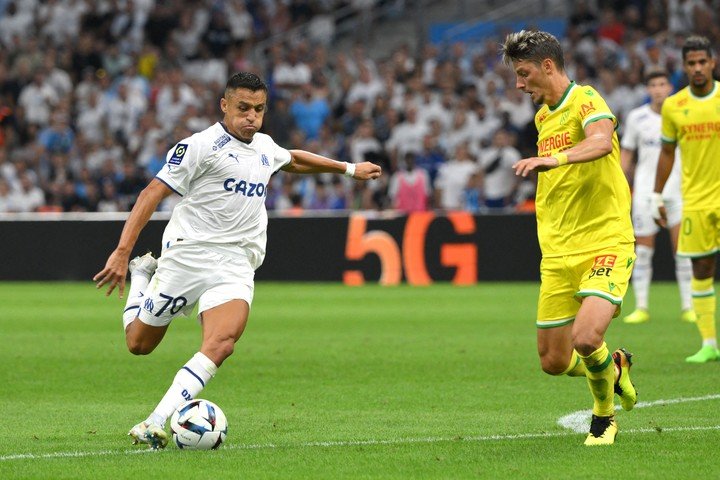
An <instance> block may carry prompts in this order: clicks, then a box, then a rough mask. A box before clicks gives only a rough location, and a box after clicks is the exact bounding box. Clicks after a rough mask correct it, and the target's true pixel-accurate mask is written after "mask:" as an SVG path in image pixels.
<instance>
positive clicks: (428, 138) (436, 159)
mask: <svg viewBox="0 0 720 480" xmlns="http://www.w3.org/2000/svg"><path fill="white" fill-rule="evenodd" d="M439 140H440V139H439V137H438V136H437V135H435V134H432V133H426V134H425V135H424V136H423V139H422V147H421V148H420V151H418V152H416V153H415V164H416V165H417V166H418V167H420V168H422V169H424V170H425V171H426V172H428V175H429V176H430V182H431V183H432V182H434V181H435V176H436V175H437V173H438V170H439V169H440V167H441V166H442V165H443V164H444V163H445V160H446V157H445V152H444V151H443V150H442V148H440V143H439ZM407 153H413V152H412V151H411V150H407V151H406V154H407Z"/></svg>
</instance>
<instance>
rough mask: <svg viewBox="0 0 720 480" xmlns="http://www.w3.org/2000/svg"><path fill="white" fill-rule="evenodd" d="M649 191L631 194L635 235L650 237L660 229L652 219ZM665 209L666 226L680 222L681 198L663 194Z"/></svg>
mask: <svg viewBox="0 0 720 480" xmlns="http://www.w3.org/2000/svg"><path fill="white" fill-rule="evenodd" d="M650 197H651V194H650V193H641V194H635V195H633V204H632V223H633V229H634V230H635V236H636V237H650V236H652V235H655V234H656V233H658V232H659V231H660V227H658V225H657V223H655V220H654V219H653V216H652V214H653V212H652V204H651V200H650ZM663 202H665V211H666V212H667V220H668V223H667V224H668V226H669V227H672V226H675V225H677V224H678V223H680V220H681V219H682V199H681V198H680V197H679V196H667V195H666V196H663Z"/></svg>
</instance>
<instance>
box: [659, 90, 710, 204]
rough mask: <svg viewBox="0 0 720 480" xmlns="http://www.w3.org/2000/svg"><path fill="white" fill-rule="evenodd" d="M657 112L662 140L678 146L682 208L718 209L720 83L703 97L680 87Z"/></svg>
mask: <svg viewBox="0 0 720 480" xmlns="http://www.w3.org/2000/svg"><path fill="white" fill-rule="evenodd" d="M661 113H662V141H663V142H666V143H675V144H677V145H678V146H679V147H680V156H681V157H682V165H681V166H682V193H683V209H684V210H704V209H713V208H718V207H720V82H717V81H714V82H713V89H712V91H711V92H710V93H708V94H707V95H705V96H704V97H696V96H695V95H693V93H692V92H691V91H690V87H685V88H683V89H682V90H680V91H679V92H677V93H676V94H675V95H672V96H670V97H668V98H667V99H666V100H665V102H664V103H663V106H662V112H661ZM675 161H678V159H675Z"/></svg>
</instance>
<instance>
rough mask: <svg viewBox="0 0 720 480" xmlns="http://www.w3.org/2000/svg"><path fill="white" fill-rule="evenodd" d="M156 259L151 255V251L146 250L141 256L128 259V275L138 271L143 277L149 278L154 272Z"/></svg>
mask: <svg viewBox="0 0 720 480" xmlns="http://www.w3.org/2000/svg"><path fill="white" fill-rule="evenodd" d="M157 264H158V262H157V259H155V257H153V255H152V252H148V253H146V254H145V255H143V256H142V257H135V258H133V259H132V260H130V264H129V265H128V270H130V275H132V274H134V273H139V274H141V275H142V276H143V277H146V278H148V279H149V278H150V277H152V276H153V273H155V269H156V268H157Z"/></svg>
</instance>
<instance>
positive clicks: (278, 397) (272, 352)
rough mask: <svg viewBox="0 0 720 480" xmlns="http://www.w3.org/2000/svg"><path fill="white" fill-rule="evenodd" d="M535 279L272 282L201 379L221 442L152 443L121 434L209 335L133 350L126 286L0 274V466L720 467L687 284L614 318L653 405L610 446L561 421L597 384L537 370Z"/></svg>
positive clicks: (179, 325)
mask: <svg viewBox="0 0 720 480" xmlns="http://www.w3.org/2000/svg"><path fill="white" fill-rule="evenodd" d="M537 290H538V285H537V284H530V283H527V284H479V285H477V286H473V287H464V288H463V287H454V286H450V285H435V286H431V287H427V288H413V287H407V286H403V287H393V288H382V287H379V286H365V287H357V288H348V287H344V286H341V285H333V284H270V283H259V284H258V285H257V286H256V295H255V303H254V305H253V311H252V314H251V318H250V323H249V324H248V328H247V330H246V331H245V334H244V336H243V338H242V339H241V340H240V342H239V343H238V345H237V347H236V350H235V355H233V357H231V358H230V359H229V360H228V361H227V362H226V363H225V365H223V367H222V368H221V369H220V371H219V372H218V375H217V376H216V378H215V379H214V380H213V381H212V382H210V383H209V385H208V387H207V388H206V389H205V390H204V391H203V392H202V394H201V395H200V396H201V397H203V398H207V399H209V400H212V401H214V402H216V403H218V404H219V405H220V406H221V407H222V408H223V410H224V411H225V413H226V415H227V417H228V420H229V423H230V427H229V433H228V438H227V441H226V443H225V445H223V447H222V448H221V449H220V450H218V451H212V452H189V451H181V450H179V449H177V448H175V447H174V446H173V445H172V444H171V445H170V446H169V447H168V448H167V449H166V450H164V451H160V452H148V451H147V450H145V449H144V448H139V447H133V446H131V445H130V442H129V439H128V437H127V436H126V433H127V431H128V429H129V428H130V427H131V426H132V425H134V424H135V423H137V422H139V421H140V420H142V419H144V418H145V416H146V415H147V414H148V413H149V412H150V411H151V410H152V408H153V407H154V406H155V404H156V402H157V401H158V400H159V399H160V397H161V396H162V394H163V393H164V392H165V390H166V388H167V387H168V385H169V383H170V382H171V381H172V378H173V376H174V375H175V372H176V371H177V370H178V368H180V367H181V366H182V365H183V362H185V361H186V360H187V359H188V358H190V357H191V356H192V355H193V354H194V353H195V352H196V351H197V348H198V346H199V342H200V328H199V326H198V324H197V322H196V321H195V320H194V319H182V318H181V319H178V320H176V321H175V322H174V323H173V325H172V326H171V328H170V330H169V331H168V334H167V336H166V337H165V340H164V342H163V343H162V344H161V345H160V346H159V347H158V349H157V350H156V351H155V352H153V353H152V354H151V355H149V356H145V357H135V356H133V355H131V354H130V353H128V352H127V350H126V347H125V343H124V337H123V334H122V331H121V330H122V328H121V322H120V318H119V317H120V312H121V310H122V307H123V302H122V301H121V300H119V299H118V298H117V296H114V297H112V298H109V299H108V298H105V297H104V296H103V295H102V293H100V292H98V291H96V290H95V289H94V286H93V285H92V284H91V283H90V282H88V283H0V339H2V343H1V346H2V348H1V349H0V365H1V369H2V372H3V374H2V377H1V378H0V425H2V434H1V435H0V478H2V479H12V478H48V479H60V478H113V479H121V478H143V479H152V478H162V479H172V478H253V479H256V478H290V479H302V478H308V479H321V478H327V479H336V478H368V479H377V478H397V479H406V478H418V479H425V478H523V479H524V478H528V479H557V478H568V479H569V478H573V479H577V478H626V479H627V478H633V479H640V478H647V479H658V478H668V479H677V478H714V477H715V476H717V475H718V467H719V466H720V463H718V460H717V447H718V445H720V414H718V412H720V382H719V380H720V363H717V362H716V363H713V364H707V365H687V364H685V363H684V361H683V359H684V357H685V356H686V355H689V354H692V353H694V352H695V351H696V350H697V349H698V348H699V336H698V333H697V330H696V328H695V327H694V326H693V325H688V324H684V323H681V322H680V320H679V306H678V294H677V289H676V287H675V285H674V284H656V285H654V286H653V290H652V294H651V313H652V315H653V318H652V320H651V322H650V323H648V324H645V325H632V326H631V325H625V324H623V323H622V322H621V321H619V320H618V321H616V322H614V324H613V325H611V327H610V330H609V333H608V336H607V340H608V344H609V346H610V347H611V349H612V348H616V347H618V346H625V347H627V348H628V349H629V350H630V351H632V352H634V353H635V367H634V368H633V380H634V381H635V383H636V384H637V386H638V389H639V391H640V398H639V399H640V401H641V403H640V404H639V405H638V406H637V407H636V409H635V410H634V411H632V412H629V413H628V412H622V411H621V412H619V413H618V423H619V426H620V434H619V436H618V439H617V442H616V444H615V445H614V446H612V447H604V448H599V447H598V448H587V447H584V446H583V445H582V442H583V440H584V434H582V433H577V432H574V431H572V430H569V429H568V428H565V427H563V426H560V425H559V424H558V420H559V419H560V418H561V417H565V416H571V417H573V418H580V420H581V421H583V418H585V417H583V415H584V414H583V413H582V411H583V410H587V409H588V408H590V406H591V398H590V394H589V393H588V390H587V387H586V385H585V384H584V382H585V380H584V379H582V378H568V377H550V376H548V375H545V374H544V373H542V372H541V370H540V368H539V362H538V360H537V354H536V347H535V325H534V319H535V306H536V298H537ZM627 305H628V311H629V310H630V308H631V307H632V298H628V299H627Z"/></svg>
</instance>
